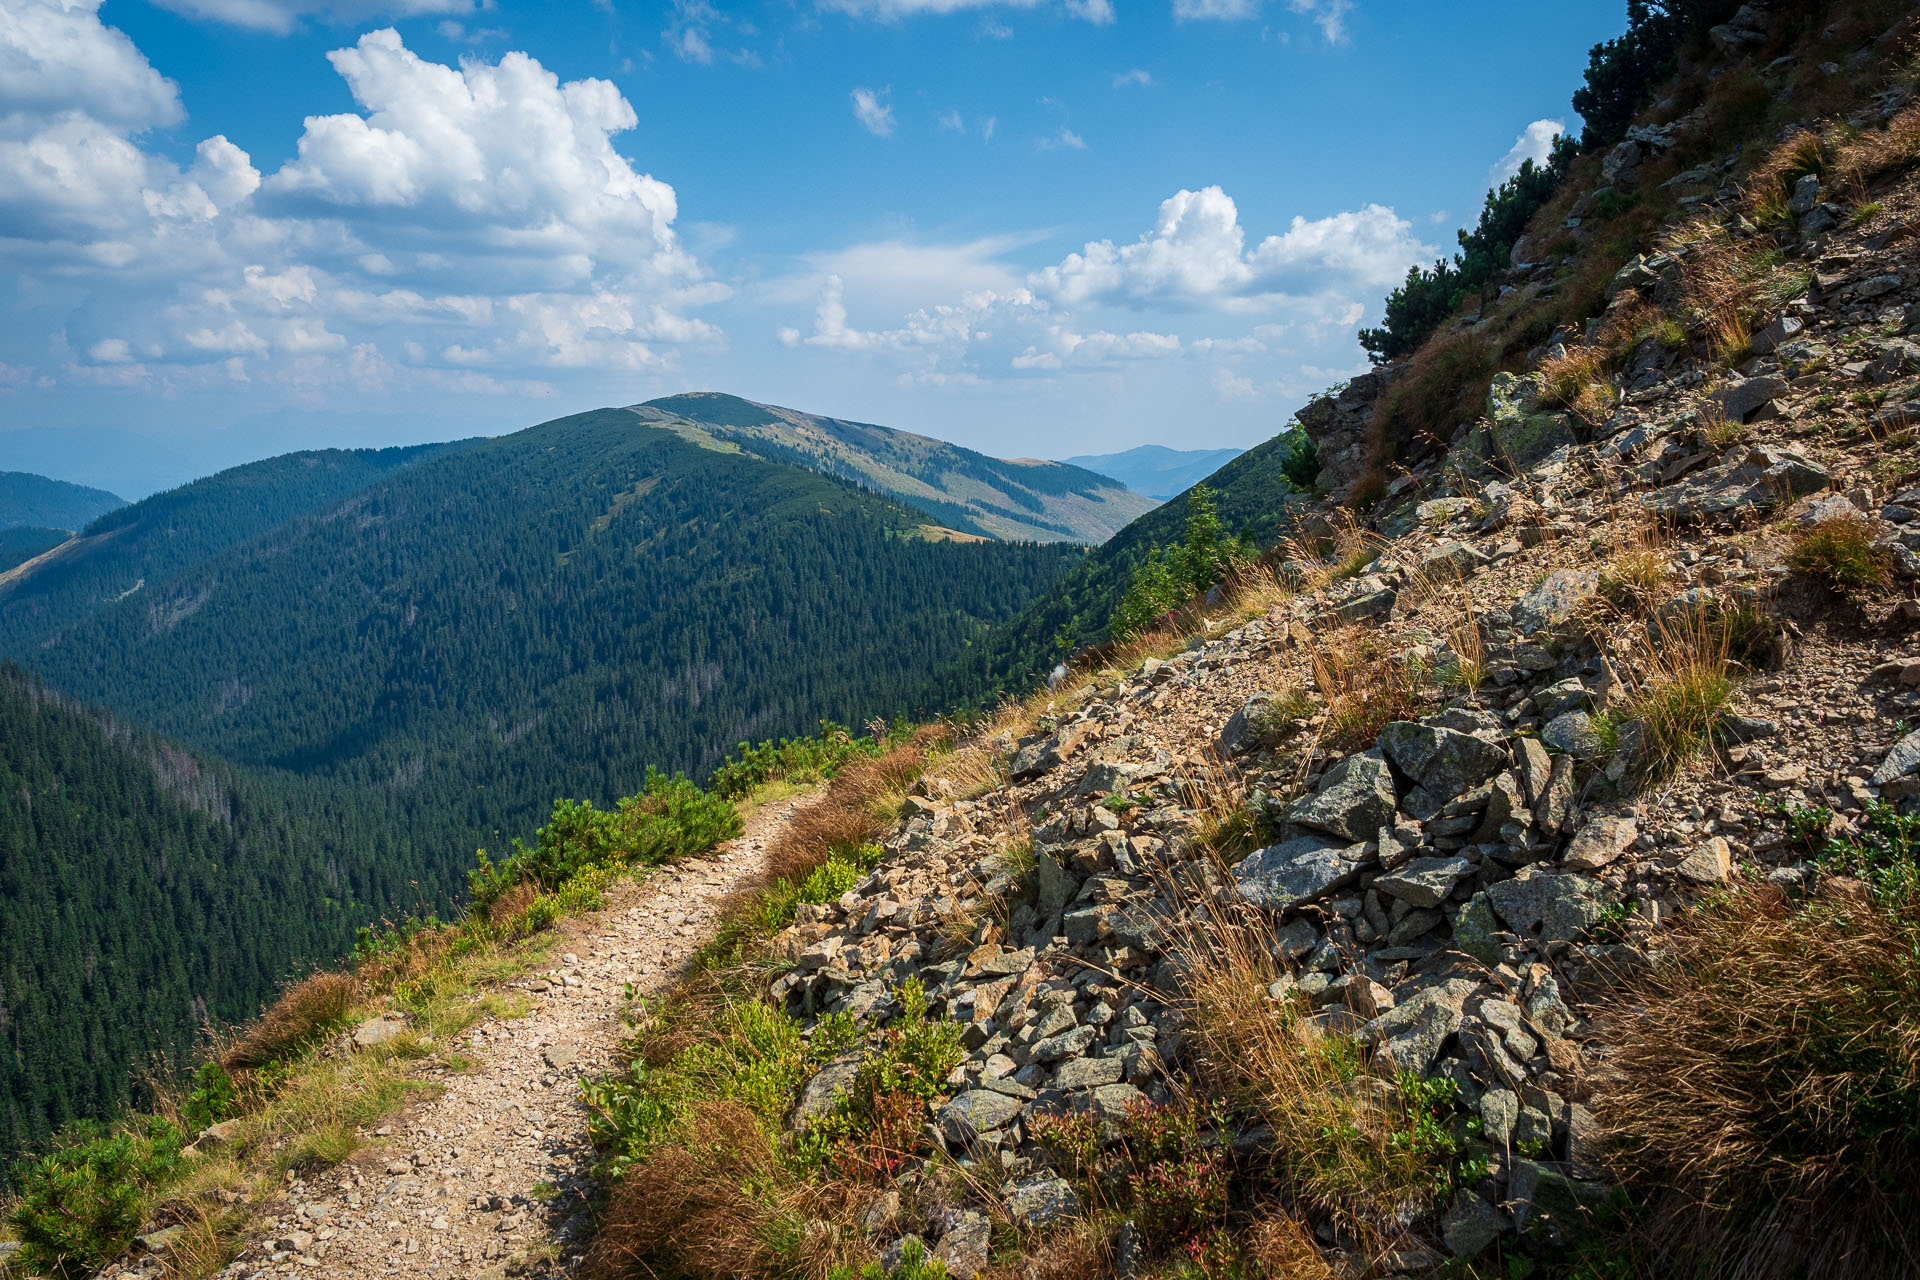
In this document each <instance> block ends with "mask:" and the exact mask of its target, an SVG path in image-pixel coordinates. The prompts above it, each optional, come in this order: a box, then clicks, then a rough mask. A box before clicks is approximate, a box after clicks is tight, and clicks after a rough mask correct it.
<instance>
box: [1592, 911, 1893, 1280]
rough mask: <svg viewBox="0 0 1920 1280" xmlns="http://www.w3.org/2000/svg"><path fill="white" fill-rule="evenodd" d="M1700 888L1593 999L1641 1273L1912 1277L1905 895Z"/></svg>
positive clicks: (1604, 1090)
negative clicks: (1724, 892) (1639, 957)
mask: <svg viewBox="0 0 1920 1280" xmlns="http://www.w3.org/2000/svg"><path fill="white" fill-rule="evenodd" d="M1913 898H1914V895H1912V894H1910V893H1909V894H1907V895H1905V896H1904V898H1903V899H1902V900H1899V901H1895V902H1892V903H1875V904H1871V905H1870V904H1868V903H1866V902H1865V901H1863V900H1862V899H1861V898H1859V897H1848V898H1843V899H1839V900H1829V901H1815V902H1813V903H1810V904H1800V905H1796V904H1794V903H1793V902H1791V901H1789V899H1788V898H1787V896H1786V895H1785V894H1784V893H1783V892H1781V891H1780V890H1779V889H1777V888H1774V887H1772V886H1762V887H1759V888H1756V889H1753V890H1749V891H1744V892H1738V893H1735V894H1731V895H1728V896H1726V897H1723V898H1719V899H1716V900H1713V901H1711V902H1709V903H1708V904H1707V905H1705V906H1704V907H1702V908H1700V909H1697V910H1695V911H1693V912H1692V913H1690V914H1688V915H1687V916H1685V917H1683V918H1682V919H1681V921H1680V922H1679V925H1678V927H1677V928H1675V929H1674V930H1673V931H1671V932H1670V933H1669V934H1667V935H1666V936H1665V937H1664V938H1663V942H1662V945H1663V947H1664V949H1665V951H1666V958H1665V960H1664V961H1663V962H1662V963H1661V964H1660V965H1659V966H1658V967H1657V968H1656V969H1654V970H1653V971H1652V972H1651V973H1650V974H1647V975H1645V976H1644V977H1641V978H1638V979H1634V980H1632V981H1629V982H1627V983H1625V984H1624V985H1622V986H1620V987H1618V988H1616V989H1615V990H1614V992H1613V993H1612V994H1611V995H1609V996H1608V997H1607V998H1606V1000H1605V1002H1604V1004H1603V1005H1602V1006H1601V1008H1600V1009H1599V1010H1598V1016H1597V1028H1598V1031H1599V1037H1600V1039H1601V1040H1602V1041H1604V1042H1605V1043H1607V1044H1609V1045H1611V1046H1613V1052H1612V1056H1611V1057H1610V1059H1609V1062H1608V1068H1607V1071H1606V1073H1605V1075H1604V1076H1603V1077H1602V1080H1601V1085H1602V1087H1601V1090H1600V1092H1599V1094H1598V1097H1597V1098H1596V1100H1595V1107H1596V1110H1597V1113H1598V1114H1599V1116H1600V1117H1601V1119H1602V1121H1603V1123H1604V1124H1605V1125H1606V1126H1607V1127H1608V1129H1609V1130H1610V1133H1611V1138H1612V1153H1613V1159H1614V1161H1615V1163H1616V1165H1617V1172H1618V1173H1620V1174H1622V1175H1624V1176H1625V1177H1627V1178H1629V1179H1631V1180H1632V1182H1634V1183H1637V1184H1638V1185H1640V1186H1642V1187H1646V1188H1651V1189H1655V1192H1654V1196H1653V1197H1652V1198H1653V1200H1654V1203H1653V1205H1652V1206H1651V1207H1652V1209H1653V1213H1652V1215H1651V1228H1650V1240H1649V1243H1650V1246H1651V1249H1652V1252H1653V1255H1654V1256H1653V1261H1654V1262H1655V1264H1656V1269H1657V1272H1658V1274H1663V1275H1687V1276H1698V1277H1702V1278H1703V1280H1733V1278H1734V1277H1738V1278H1739V1280H1788V1278H1789V1277H1801V1276H1820V1277H1823V1280H1826V1278H1831V1280H1869V1277H1881V1276H1894V1275H1914V1274H1917V1273H1920V1213H1917V1212H1916V1210H1920V901H1915V900H1913Z"/></svg>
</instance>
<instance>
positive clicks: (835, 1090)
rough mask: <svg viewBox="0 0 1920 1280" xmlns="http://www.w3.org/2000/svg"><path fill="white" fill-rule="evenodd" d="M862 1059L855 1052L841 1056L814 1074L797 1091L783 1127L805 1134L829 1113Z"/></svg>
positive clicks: (855, 1074) (859, 1051)
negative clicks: (802, 1087) (795, 1101)
mask: <svg viewBox="0 0 1920 1280" xmlns="http://www.w3.org/2000/svg"><path fill="white" fill-rule="evenodd" d="M865 1056H866V1055H865V1053H864V1052H863V1051H861V1050H858V1049H856V1050H854V1051H852V1052H851V1053H843V1054H841V1055H840V1056H839V1057H837V1058H835V1059H833V1061H831V1062H829V1063H827V1065H826V1066H824V1067H822V1068H821V1069H820V1070H819V1071H817V1072H815V1073H814V1077H813V1079H811V1080H809V1081H807V1087H806V1088H804V1089H802V1090H801V1091H800V1101H799V1102H798V1103H796V1104H795V1105H794V1108H793V1115H791V1116H790V1117H788V1119H787V1126H788V1127H789V1128H791V1129H794V1130H795V1131H797V1132H800V1133H805V1132H806V1131H807V1129H808V1127H809V1126H811V1125H812V1124H813V1123H814V1121H816V1120H819V1119H820V1118H821V1117H823V1116H825V1115H827V1114H828V1113H829V1112H831V1111H832V1110H833V1108H834V1103H835V1102H836V1101H837V1100H838V1099H839V1098H840V1097H841V1096H842V1095H843V1094H845V1093H846V1092H847V1089H848V1088H849V1087H850V1086H851V1085H852V1084H853V1078H854V1077H855V1076H857V1075H859V1074H860V1061H861V1059H862V1058H864V1057H865Z"/></svg>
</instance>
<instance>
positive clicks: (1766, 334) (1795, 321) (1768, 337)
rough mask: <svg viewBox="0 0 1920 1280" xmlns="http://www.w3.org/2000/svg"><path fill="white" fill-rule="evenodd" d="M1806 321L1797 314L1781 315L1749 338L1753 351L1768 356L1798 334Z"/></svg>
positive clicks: (1804, 326)
mask: <svg viewBox="0 0 1920 1280" xmlns="http://www.w3.org/2000/svg"><path fill="white" fill-rule="evenodd" d="M1806 327H1807V325H1806V322H1805V321H1804V320H1802V319H1800V317H1798V316H1781V317H1780V318H1779V319H1778V320H1775V321H1774V322H1773V323H1772V324H1770V325H1768V326H1767V327H1766V328H1764V329H1762V330H1760V332H1758V333H1756V334H1754V335H1753V337H1752V339H1751V340H1750V342H1751V345H1752V347H1753V353H1754V354H1755V355H1760V356H1770V355H1772V354H1773V353H1774V352H1775V351H1777V350H1779V349H1780V348H1781V347H1783V346H1785V345H1786V344H1787V343H1789V342H1792V341H1793V340H1794V339H1795V338H1797V337H1799V336H1800V333H1801V331H1802V330H1803V329H1805V328H1806Z"/></svg>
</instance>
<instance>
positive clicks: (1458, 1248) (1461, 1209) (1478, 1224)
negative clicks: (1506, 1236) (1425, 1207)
mask: <svg viewBox="0 0 1920 1280" xmlns="http://www.w3.org/2000/svg"><path fill="white" fill-rule="evenodd" d="M1506 1230H1508V1225H1507V1219H1506V1215H1505V1214H1503V1213H1501V1212H1500V1211H1499V1210H1498V1209H1496V1208H1494V1207H1493V1206H1492V1205H1490V1204H1488V1203H1487V1202H1486V1201H1485V1200H1482V1199H1481V1198H1480V1197H1479V1196H1477V1195H1474V1194H1473V1192H1471V1191H1459V1192H1456V1193H1454V1197H1453V1207H1452V1208H1450V1209H1448V1210H1447V1216H1446V1217H1445V1218H1444V1219H1443V1220H1442V1221H1441V1223H1440V1238H1441V1239H1442V1240H1443V1241H1445V1242H1446V1246H1447V1252H1448V1253H1451V1254H1452V1255H1453V1256H1454V1257H1456V1258H1477V1257H1479V1256H1480V1255H1481V1254H1483V1253H1485V1252H1486V1251H1487V1249H1488V1248H1489V1247H1491V1246H1492V1244H1493V1242H1494V1241H1495V1240H1498V1239H1499V1238H1500V1233H1501V1232H1503V1231H1506Z"/></svg>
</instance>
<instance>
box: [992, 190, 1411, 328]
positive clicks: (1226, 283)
mask: <svg viewBox="0 0 1920 1280" xmlns="http://www.w3.org/2000/svg"><path fill="white" fill-rule="evenodd" d="M1429 252H1430V251H1429V250H1428V249H1427V247H1426V246H1424V245H1422V244H1421V243H1420V242H1419V241H1418V240H1417V239H1416V238H1415V237H1414V235H1413V228H1412V225H1411V224H1410V223H1408V222H1407V221H1406V220H1404V219H1402V218H1400V217H1398V216H1397V215H1395V214H1394V212H1393V211H1392V210H1391V209H1387V208H1384V207H1383V206H1381V205H1377V204H1371V205H1367V206H1366V207H1364V208H1362V209H1358V210H1352V211H1348V212H1343V213H1336V214H1333V215H1331V216H1329V217H1325V218H1319V219H1315V220H1311V221H1309V220H1308V219H1306V218H1302V217H1295V218H1294V219H1293V223H1292V225H1291V226H1290V227H1288V229H1287V230H1286V231H1285V232H1284V233H1282V234H1279V235H1271V236H1268V237H1267V238H1266V239H1264V240H1262V241H1261V242H1260V243H1259V244H1258V245H1256V246H1255V247H1254V248H1253V250H1252V251H1251V252H1249V251H1248V250H1247V249H1246V233H1245V231H1244V230H1243V229H1242V228H1241V226H1240V215H1239V209H1238V208H1237V207H1236V206H1235V204H1234V202H1233V198H1232V197H1231V196H1229V195H1227V193H1226V192H1224V191H1222V190H1221V189H1220V188H1219V187H1206V188H1203V189H1202V190H1199V191H1185V190H1182V191H1179V192H1177V193H1175V194H1174V195H1172V196H1169V197H1168V198H1167V199H1166V200H1164V201H1162V202H1161V205H1160V214H1159V217H1158V219H1157V220H1156V222H1155V225H1154V228H1153V230H1151V231H1149V232H1147V233H1146V234H1145V235H1142V236H1141V237H1140V238H1139V239H1138V240H1136V241H1134V242H1133V243H1132V244H1128V245H1119V246H1116V245H1115V244H1114V242H1113V241H1111V240H1096V241H1092V242H1090V243H1088V244H1087V245H1086V247H1085V248H1083V249H1082V250H1081V251H1080V252H1079V253H1074V254H1069V255H1067V257H1066V258H1065V259H1063V260H1062V261H1060V262H1059V263H1057V264H1056V265H1054V266H1051V267H1046V268H1044V269H1042V270H1040V271H1038V272H1035V273H1034V274H1033V276H1032V277H1031V279H1030V281H1029V283H1030V285H1031V287H1032V288H1033V289H1034V291H1035V292H1036V293H1039V294H1041V295H1043V296H1047V297H1051V298H1054V299H1056V300H1058V301H1060V302H1063V303H1066V304H1068V305H1079V304H1084V303H1090V302H1093V303H1106V304H1114V303H1120V304H1135V305H1137V304H1143V303H1149V302H1155V303H1176V304H1184V305H1204V306H1228V307H1233V306H1246V305H1251V304H1257V303H1258V301H1259V300H1260V299H1263V298H1274V297H1281V296H1288V295H1292V296H1301V295H1306V294H1311V293H1316V292H1319V291H1321V290H1323V289H1328V288H1334V289H1348V290H1363V291H1365V290H1374V289H1378V288H1380V287H1382V286H1384V285H1389V284H1391V283H1393V282H1394V281H1396V280H1398V279H1399V278H1400V277H1401V276H1403V275H1405V273H1406V269H1407V267H1408V265H1409V264H1411V263H1413V262H1417V261H1421V260H1423V259H1424V258H1425V257H1426V256H1427V255H1428V254H1429Z"/></svg>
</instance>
